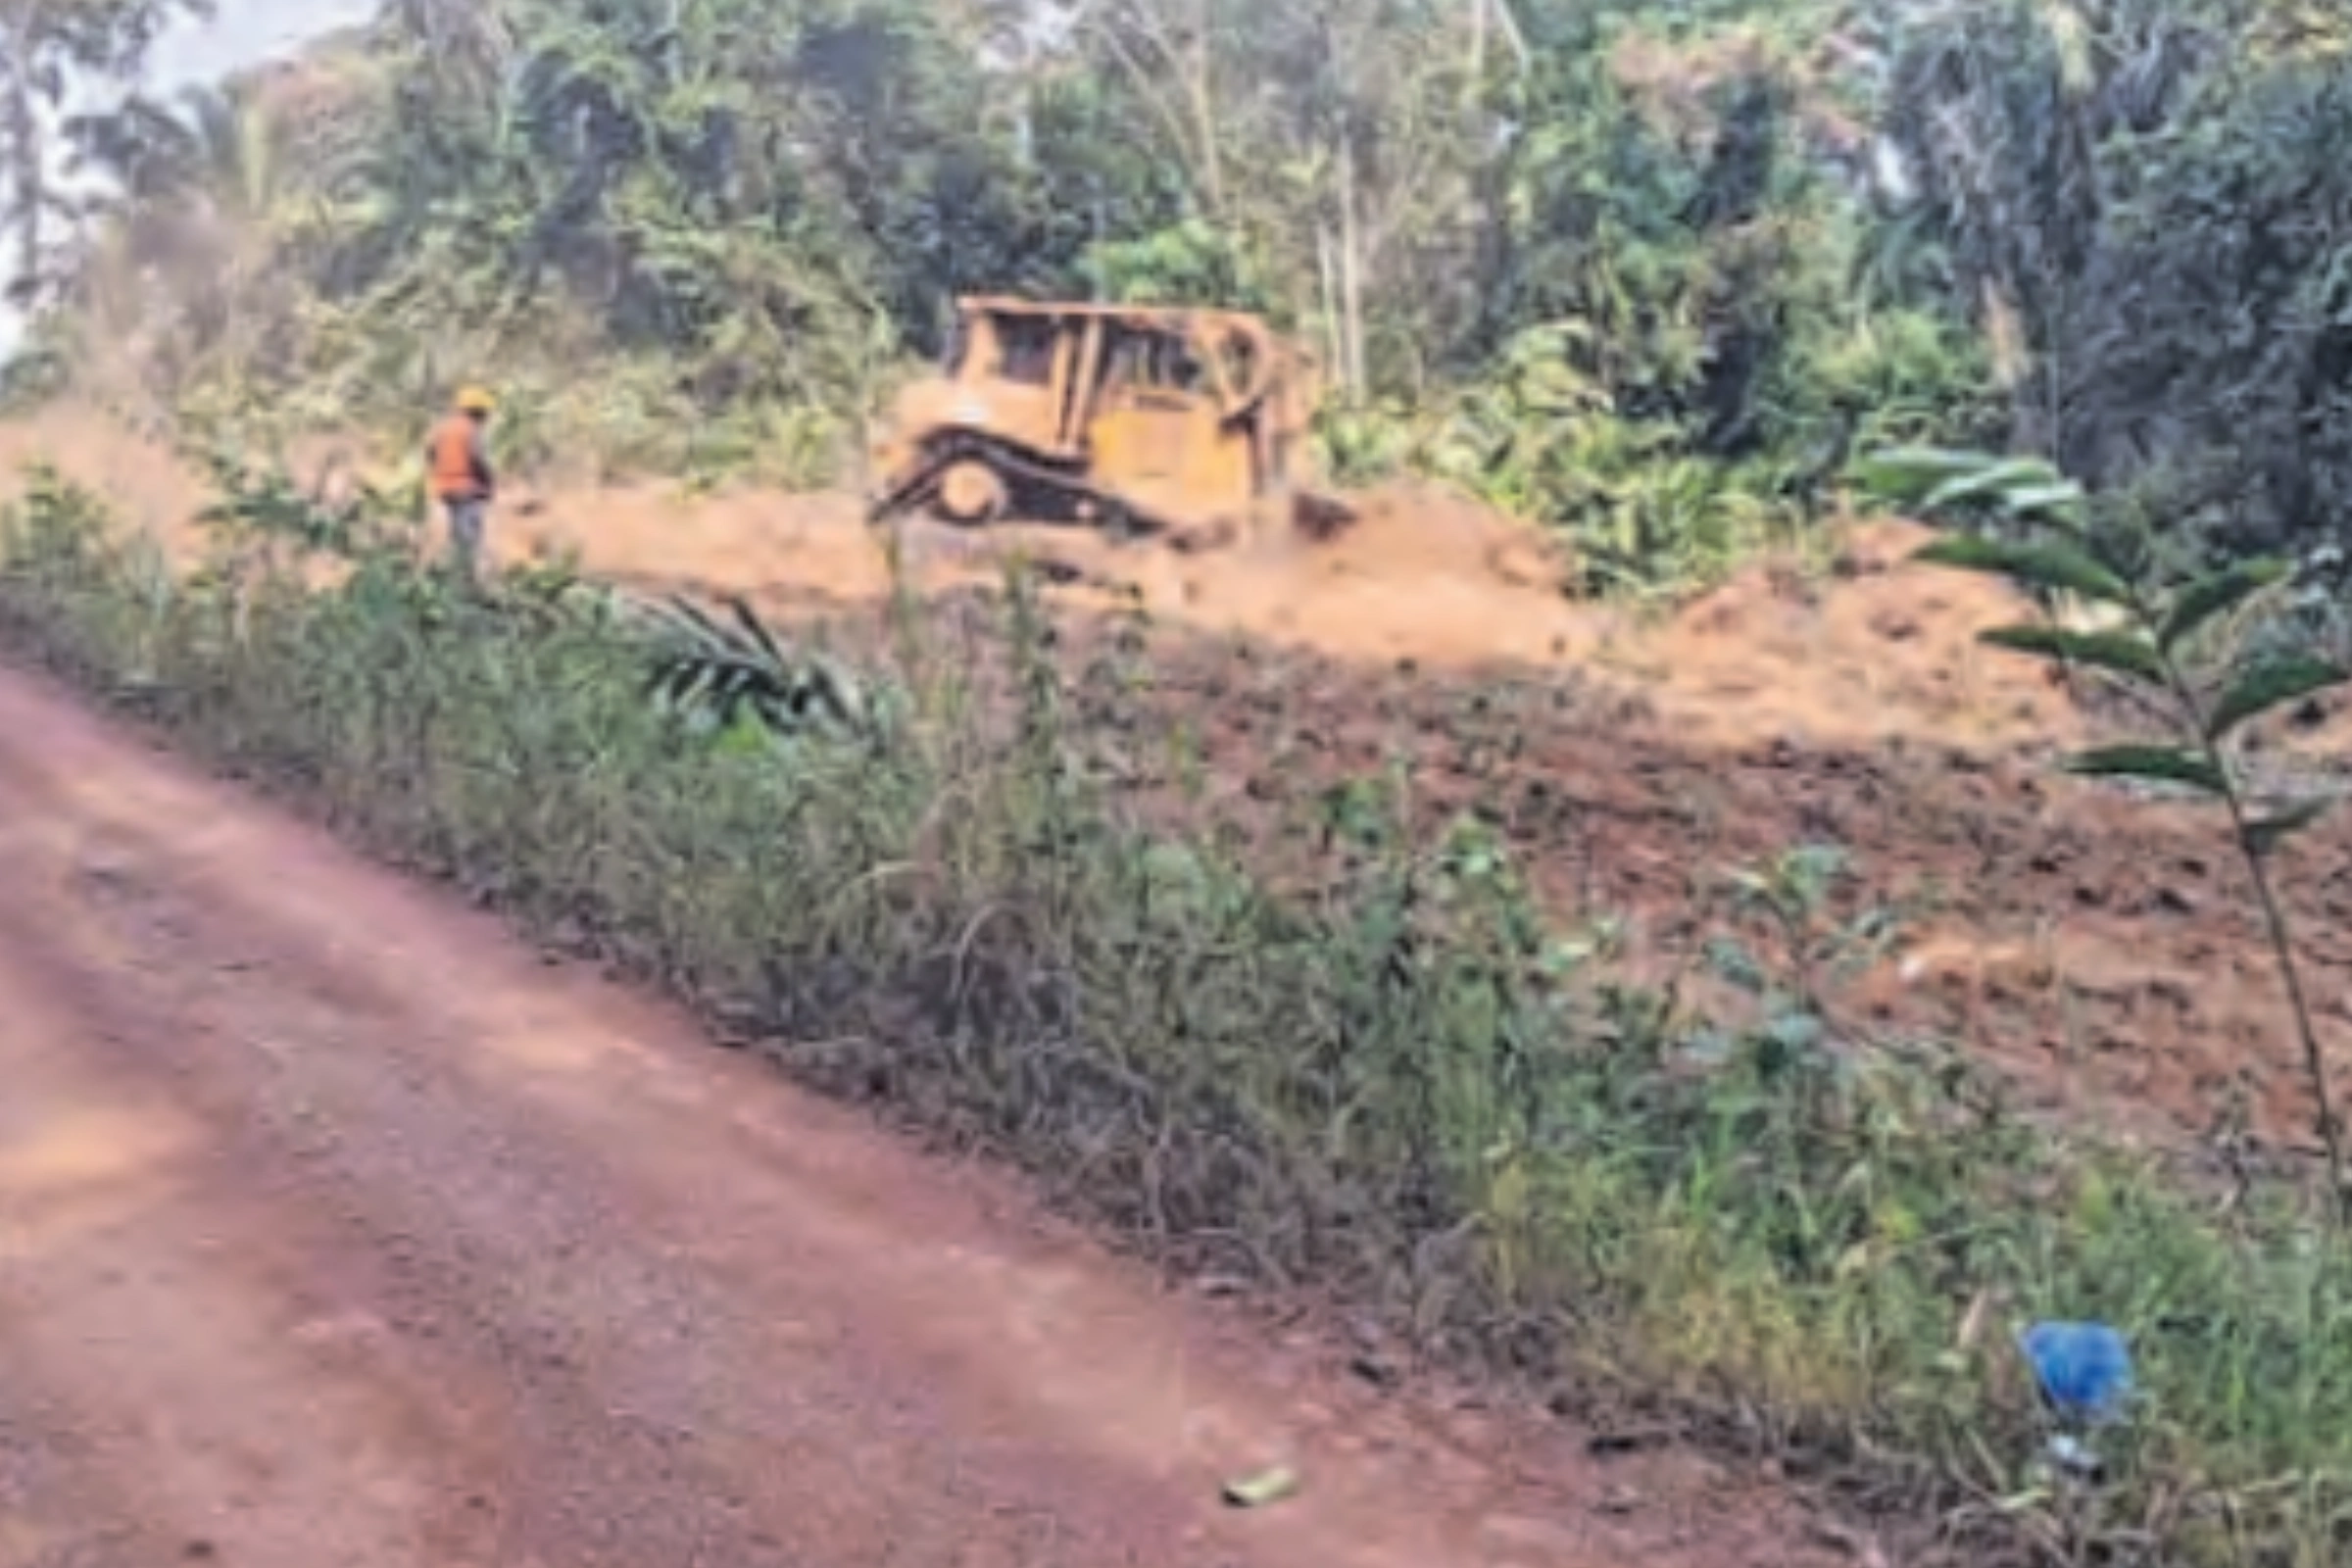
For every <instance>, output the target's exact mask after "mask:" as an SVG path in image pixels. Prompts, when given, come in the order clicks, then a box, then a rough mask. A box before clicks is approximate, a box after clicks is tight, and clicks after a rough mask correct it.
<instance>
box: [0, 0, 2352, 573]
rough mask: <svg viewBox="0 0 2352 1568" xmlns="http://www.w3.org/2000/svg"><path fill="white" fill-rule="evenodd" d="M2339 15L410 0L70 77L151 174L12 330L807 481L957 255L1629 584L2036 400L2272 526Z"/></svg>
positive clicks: (2317, 450)
mask: <svg viewBox="0 0 2352 1568" xmlns="http://www.w3.org/2000/svg"><path fill="white" fill-rule="evenodd" d="M162 9H164V8H162V7H159V6H156V5H152V4H147V5H139V6H124V5H114V4H99V3H97V0H73V3H65V0H57V3H52V4H50V5H46V6H35V7H32V8H31V13H30V14H33V15H38V16H42V17H51V18H57V17H67V16H80V17H87V18H103V19H113V20H112V21H103V22H102V23H101V24H100V25H98V30H97V32H96V33H95V34H93V36H96V37H99V38H117V37H119V38H131V37H134V36H135V34H134V33H133V32H130V31H125V30H123V27H121V26H120V25H118V24H120V23H122V22H123V19H125V18H130V17H133V16H134V15H135V16H137V17H143V18H147V19H148V20H152V17H153V15H154V14H157V13H158V12H160V11H161V10H162ZM9 15H13V11H12V10H11V9H9V8H0V17H5V16H9ZM109 27H113V28H115V30H114V31H108V30H107V29H108V28H109ZM53 52H54V51H53ZM102 53H103V52H102ZM44 58H46V57H44ZM89 58H93V59H95V58H99V56H89ZM106 58H107V59H109V60H111V61H112V62H113V63H114V64H115V65H117V66H123V65H126V64H129V63H135V60H136V58H137V55H136V51H135V50H129V51H127V52H125V51H120V50H119V51H117V53H116V54H115V55H113V56H108V57H106ZM2347 59H2352V28H2348V27H2347V26H2346V25H2344V23H2343V21H2342V17H2341V14H2340V9H2339V8H2336V7H2333V6H2331V5H2329V4H2327V0H1997V3H1994V4H1991V5H1984V6H1975V5H1970V6H1958V5H1952V4H1948V3H1946V0H1892V3H1888V4H1874V5H1869V6H1861V5H1856V4H1853V3H1852V0H1679V3H1675V4H1669V5H1660V4H1657V3H1654V0H1381V3H1378V4H1375V3H1373V0H1312V3H1305V4H1298V5H1283V6H1268V5H1261V4H1253V3H1248V0H1183V3H1178V0H1093V3H1091V4H1088V5H1085V6H1081V7H1054V6H1049V5H1045V4H1024V3H1018V0H948V3H939V0H676V3H672V0H598V3H595V4H589V3H586V0H495V3H490V4H481V3H477V0H464V3H457V0H398V3H391V4H387V5H386V6H385V7H384V9H383V11H382V12H381V14H380V15H379V17H378V18H377V20H376V21H375V22H374V23H373V24H372V25H369V26H368V27H366V28H363V29H360V30H359V31H357V32H355V33H354V34H352V35H350V36H349V37H346V38H344V39H341V40H339V41H338V42H336V43H335V44H334V45H332V46H331V47H324V48H321V49H319V50H317V51H315V52H314V53H313V54H312V55H311V56H310V57H309V58H307V59H306V60H305V61H303V62H302V63H300V64H298V65H296V66H293V67H290V68H286V69H281V70H275V71H271V72H269V73H261V74H258V75H256V76H255V77H253V78H251V79H249V80H246V81H243V82H240V83H238V84H236V85H234V86H232V87H231V88H229V89H227V90H226V91H224V92H220V93H214V92H202V93H197V94H194V95H192V96H190V97H188V98H187V99H186V100H185V101H182V102H178V103H173V104H164V105H159V104H154V103H149V102H146V101H143V100H138V99H134V100H132V101H131V102H130V103H129V104H128V105H127V106H126V107H124V108H123V109H122V110H121V111H120V112H110V113H104V114H91V115H84V116H82V117H81V118H79V119H76V120H74V121H73V122H71V123H68V124H67V125H65V126H64V127H63V129H62V132H61V133H62V134H63V135H64V136H65V138H66V139H67V141H68V142H69V143H70V144H71V146H72V147H73V151H74V154H75V156H76V158H77V159H78V160H79V162H80V163H81V165H82V166H83V168H84V170H85V171H86V172H94V173H97V174H101V175H104V176H106V177H107V178H108V179H109V180H110V181H111V182H112V186H113V187H114V188H115V189H117V190H118V191H119V192H120V195H119V197H118V198H117V199H116V200H115V201H114V202H113V204H112V206H111V208H109V207H107V206H106V205H105V204H103V203H102V204H100V205H101V209H102V211H101V213H100V215H99V217H98V219H97V221H94V222H93V223H91V224H88V225H85V226H83V227H82V228H81V229H79V230H77V231H76V232H77V233H78V235H79V238H78V242H77V248H75V249H73V250H71V251H69V252H66V253H64V254H61V255H59V256H57V257H56V258H55V259H54V261H49V262H45V263H44V265H43V267H42V269H41V270H40V272H39V275H38V277H37V279H36V280H35V282H36V286H37V289H38V292H39V293H40V296H41V298H42V299H43V300H45V301H46V302H47V303H48V307H49V309H48V311H47V315H46V317H45V322H44V325H43V328H42V331H41V334H40V337H39V340H38V343H37V345H36V349H35V351H34V353H33V354H32V355H31V356H30V357H28V358H27V359H26V361H25V363H24V364H23V365H21V366H20V367H18V368H17V370H16V372H15V374H14V375H13V377H12V380H13V381H14V382H15V383H16V384H17V385H19V386H21V387H31V388H55V387H57V386H59V385H61V384H72V385H76V386H79V387H81V388H83V389H84V390H85V391H87V392H89V393H91V394H93V395H97V396H100V397H103V398H105V399H107V400H108V401H110V402H112V403H114V404H115V405H117V406H119V407H121V408H123V409H124V410H125V411H128V412H132V413H134V414H136V415H137V416H138V417H140V418H141V419H144V420H148V421H171V420H173V419H183V420H195V421H197V422H199V423H200V424H203V425H206V426H209V427H213V428H228V429H233V430H237V431H241V432H244V433H245V434H247V435H253V436H262V437H267V436H270V435H274V434H285V433H288V432H291V431H297V430H307V429H321V428H331V429H334V430H336V431H338V432H340V433H348V432H350V431H353V430H362V431H367V432H370V433H373V434H378V435H381V436H383V437H385V438H386V439H387V440H389V441H392V442H394V443H395V448H394V449H395V450H397V451H399V452H401V453H404V454H405V453H407V452H408V451H410V450H411V449H412V446H413V437H414V436H415V434H416V432H417V426H418V424H419V421H421V420H422V419H423V418H425V417H427V416H429V414H430V413H431V412H432V410H433V409H434V408H435V406H436V405H437V403H438V402H439V400H440V399H441V398H442V397H443V396H444V395H445V394H446V392H447V391H448V389H449V388H450V386H451V385H452V384H453V383H454V382H455V381H457V380H459V379H461V378H464V377H466V376H469V375H470V376H481V375H492V374H495V376H496V377H497V378H498V379H499V380H500V381H501V382H502V384H503V385H505V387H506V388H507V390H508V391H509V392H510V393H512V394H513V397H512V399H511V405H510V407H511V412H512V415H513V417H512V418H511V419H510V420H508V421H506V428H505V430H504V433H503V435H502V437H501V439H502V441H503V442H504V443H505V444H506V445H507V446H508V448H509V449H510V450H509V452H508V457H509V458H510V460H511V461H513V462H516V463H520V464H524V465H545V464H554V465H562V466H568V467H572V468H575V469H582V470H587V471H591V472H597V471H611V470H615V469H620V470H638V471H644V470H660V471H665V472H680V473H687V474H692V475H696V476H702V477H711V478H715V477H722V476H725V475H728V474H735V473H753V474H759V475H762V476H764V477H766V478H768V479H771V480H777V481H781V482H785V483H789V484H796V485H807V484H818V483H824V482H830V481H842V480H855V479H856V478H857V477H858V474H857V471H856V468H857V464H858V458H859V454H860V453H861V451H862V445H861V442H860V441H859V439H858V437H859V433H860V424H861V420H862V418H863V417H864V416H865V415H866V414H867V413H868V412H869V411H870V410H871V409H872V408H873V407H874V406H875V403H876V400H877V398H878V397H880V396H881V395H882V393H883V392H884V391H885V390H886V388H887V386H888V384H889V383H890V381H891V380H892V379H893V378H894V377H895V376H896V375H898V374H900V373H902V371H903V370H904V368H905V367H906V365H907V360H908V358H909V357H910V356H928V355H930V354H931V353H933V352H934V351H936V349H937V348H938V346H939V342H940V337H941V334H942V331H943V327H944V309H945V306H946V304H947V302H948V300H949V299H950V298H951V297H952V296H953V295H955V294H956V293H957V292H960V291H966V290H991V291H1008V292H1026V293H1030V294H1036V295H1060V296H1071V297H1084V296H1087V295H1090V294H1097V293H1100V294H1104V295H1109V296H1115V297H1120V298H1128V299H1172V300H1184V301H1192V302H1199V303H1234V304H1242V305H1249V306H1254V307H1257V308H1261V309H1263V310H1265V311H1267V312H1269V313H1270V314H1271V315H1272V316H1273V317H1274V318H1275V319H1277V321H1278V322H1280V323H1282V324H1284V325H1286V326H1288V327H1290V328H1292V329H1294V330H1296V331H1298V332H1299V334H1301V335H1302V336H1303V337H1304V338H1305V340H1306V341H1308V342H1309V343H1311V344H1312V345H1314V346H1315V347H1316V348H1317V349H1318V350H1319V351H1320V352H1321V354H1322V357H1323V358H1324V359H1325V361H1326V362H1327V364H1328V366H1329V368H1331V370H1332V371H1333V373H1334V375H1335V376H1336V377H1337V379H1338V381H1339V383H1340V386H1341V389H1342V396H1341V399H1340V401H1339V403H1338V405H1337V406H1336V407H1335V408H1334V409H1333V411H1332V413H1331V417H1330V418H1329V420H1328V421H1327V425H1326V429H1325V431H1324V447H1325V455H1326V458H1327V460H1328V463H1329V466H1331V467H1333V468H1334V469H1336V470H1337V471H1338V472H1339V473H1340V474H1341V475H1342V476H1343V477H1347V478H1360V477H1366V476H1370V475H1375V474H1378V473H1381V472H1384V471H1388V470H1391V469H1394V468H1397V467H1400V466H1410V467H1417V468H1423V469H1427V470H1431V471H1434V472H1437V473H1440V474H1443V475H1446V476H1447V477H1449V478H1451V479H1453V480H1456V481H1458V482H1460V483H1461V484H1463V485H1465V486H1467V487H1469V488H1471V489H1473V490H1475V491H1477V492H1478V493H1480V494H1482V495H1484V496H1486V497H1488V498H1490V499H1492V500H1494V501H1495V502H1498V503H1500V504H1502V505H1504V506H1506V507H1509V508H1511V509H1514V510H1516V511H1519V512H1521V513H1523V514H1525V515H1530V516H1532V517H1535V518H1538V519H1541V520H1543V521H1545V522H1547V523H1550V524H1552V525H1554V526H1557V527H1558V528H1560V529H1562V530H1565V531H1566V532H1568V533H1569V534H1571V535H1572V536H1573V537H1574V538H1575V539H1576V540H1577V541H1578V542H1579V543H1580V544H1581V545H1582V546H1583V547H1584V554H1585V555H1586V557H1587V558H1588V559H1589V560H1590V561H1591V563H1592V564H1593V576H1594V577H1595V578H1596V579H1598V580H1599V581H1600V582H1601V583H1602V584H1603V585H1620V586H1639V587H1652V586H1656V585H1660V584H1664V585H1668V586H1673V585H1679V584H1684V583H1687V582H1688V581H1690V580H1691V578H1693V577H1703V576H1705V575H1708V574H1711V573H1714V572H1716V571H1719V570H1720V569H1721V568H1722V567H1723V566H1724V565H1725V564H1727V563H1729V562H1730V561H1732V560H1734V559H1736V558H1737V557H1738V556H1739V555H1740V554H1741V553H1743V552H1744V551H1746V550H1748V549H1751V548H1752V547H1753V546H1755V545H1756V544H1758V543H1759V542H1762V541H1765V540H1768V539H1772V538H1776V537H1780V536H1783V535H1785V534H1786V533H1787V532H1788V530H1789V529H1791V528H1795V527H1799V526H1801V525H1802V523H1803V521H1804V519H1806V518H1807V517H1809V516H1811V515H1815V514H1816V513H1817V512H1818V511H1819V510H1820V509H1821V508H1822V507H1823V506H1824V505H1825V504H1826V503H1827V502H1828V501H1829V500H1830V499H1831V492H1832V490H1833V489H1834V486H1835V482H1836V479H1837V476H1838V471H1839V469H1840V467H1841V466H1842V464H1843V461H1844V457H1845V455H1846V453H1847V452H1848V451H1850V450H1856V449H1862V450H1867V449H1869V448H1873V447H1879V446H1885V445H1888V444H1906V443H1908V444H1917V443H1923V442H1935V443H1937V444H1942V445H1956V446H1976V445H1985V444H1987V443H1991V442H1994V441H1996V440H1997V439H1998V438H1999V437H2000V436H2001V434H2002V430H2003V426H2004V424H2006V427H2007V431H2008V434H2009V437H2010V439H2011V441H2012V443H2013V444H2014V445H2016V446H2017V447H2019V448H2020V449H2022V450H2025V451H2028V452H2031V453H2033V454H2035V455H2039V456H2042V457H2045V458H2050V459H2053V460H2055V461H2058V462H2059V463H2060V464H2061V465H2062V466H2064V467H2065V468H2066V469H2067V471H2069V472H2074V473H2078V474H2081V475H2082V476H2084V478H2085V479H2086V481H2088V482H2089V483H2090V484H2091V485H2092V487H2093V488H2094V489H2097V490H2099V491H2101V492H2106V491H2111V490H2112V491H2130V490H2143V491H2144V490H2153V491H2158V492H2161V493H2162V496H2163V498H2165V500H2166V502H2167V505H2166V507H2165V509H2164V510H2165V512H2166V515H2171V516H2174V517H2177V518H2179V519H2180V525H2181V526H2182V528H2184V529H2186V530H2187V531H2189V532H2191V533H2192V534H2193V535H2194V537H2195V538H2196V540H2198V541H2199V542H2200V543H2201V544H2203V545H2210V547H2211V548H2213V549H2216V550H2223V551H2227V550H2231V549H2238V548H2244V547H2246V546H2247V545H2249V544H2252V545H2258V546H2260V547H2262V548H2265V549H2273V550H2283V551H2285V552H2287V553H2288V554H2290V555H2291V554H2296V553H2299V552H2301V551H2303V550H2305V549H2306V548H2308V547H2310V546H2312V545H2314V544H2317V543H2319V542H2322V541H2324V540H2326V539H2328V538H2330V537H2334V536H2335V535H2336V534H2337V533H2339V532H2340V529H2341V526H2342V515H2341V512H2340V510H2339V509H2340V506H2341V503H2340V502H2339V501H2338V500H2337V499H2336V498H2337V497H2339V496H2342V495H2344V494H2347V493H2352V488H2348V487H2347V486H2346V485H2345V484H2344V483H2341V482H2337V481H2338V480H2340V479H2341V478H2342V477H2343V474H2342V473H2341V472H2339V470H2346V469H2347V468H2348V466H2352V446H2347V445H2346V443H2347V442H2352V435H2347V434H2346V432H2347V431H2352V417H2345V415H2346V413H2347V410H2346V409H2345V407H2344V406H2343V400H2344V398H2345V397H2346V394H2345V393H2344V391H2343V390H2342V388H2343V384H2344V373H2343V369H2344V366H2345V365H2346V364H2348V363H2352V361H2347V360H2346V357H2345V356H2346V347H2345V344H2346V341H2352V340H2346V339H2345V338H2344V333H2345V331H2346V330H2347V329H2346V328H2344V327H2343V326H2341V325H2340V324H2338V323H2339V320H2340V318H2341V317H2342V315H2343V311H2342V306H2343V299H2342V292H2343V289H2344V287H2345V285H2344V283H2343V281H2342V279H2343V277H2344V276H2345V275H2346V274H2345V271H2344V269H2343V268H2342V267H2341V266H2340V265H2339V262H2340V258H2341V256H2342V255H2343V254H2344V247H2345V245H2346V244H2347V243H2348V242H2352V236H2347V234H2346V233H2345V232H2344V230H2343V227H2342V221H2341V217H2340V215H2341V214H2342V213H2343V212H2344V211H2346V210H2352V209H2348V208H2347V204H2346V203H2345V202H2344V201H2343V199H2342V197H2343V194H2344V192H2345V190H2346V188H2347V187H2346V185H2345V181H2346V180H2347V179H2348V178H2352V175H2347V174H2346V173H2345V172H2344V170H2345V165H2344V162H2343V160H2342V159H2340V158H2338V157H2336V156H2335V154H2334V151H2333V149H2335V148H2336V147H2338V146H2340V145H2341V144H2342V140H2343V137H2344V136H2345V134H2346V133H2347V126H2348V124H2352V122H2347V121H2346V119H2345V116H2346V113H2347V110H2346V105H2347V103H2352V97H2348V96H2347V91H2346V87H2345V82H2346V81H2347V79H2352V77H2348V75H2347V70H2348V68H2347V65H2346V62H2347ZM10 90H14V91H18V92H20V93H22V92H23V91H25V90H27V89H26V88H25V86H24V85H23V84H19V85H18V86H17V87H15V88H10V87H9V86H8V84H7V83H5V82H0V108H6V107H7V106H8V104H9V103H11V102H13V101H14V100H9V99H7V97H6V94H7V92H8V91H10ZM28 123H30V122H28ZM35 128H36V129H37V126H36V127H35ZM26 134H31V132H27V133H26ZM20 205H21V204H20ZM26 222H29V220H25V221H22V222H20V224H19V226H18V231H19V232H20V234H29V233H30V232H31V230H30V229H29V228H27V227H25V226H24V224H25V223H26ZM49 232H50V233H51V235H52V238H56V237H59V236H60V235H62V233H63V230H62V229H59V228H58V226H57V225H56V224H54V223H53V224H52V225H51V228H50V230H49ZM26 242H27V243H31V241H30V240H27V241H26ZM2225 323H2228V324H2227V325H2225Z"/></svg>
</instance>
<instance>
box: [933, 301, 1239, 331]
mask: <svg viewBox="0 0 2352 1568" xmlns="http://www.w3.org/2000/svg"><path fill="white" fill-rule="evenodd" d="M956 309H957V310H958V311H961V312H962V313H963V314H964V315H967V316H1059V317H1070V318H1074V319H1082V320H1083V319H1087V318H1090V317H1100V318H1102V319H1106V320H1117V321H1124V322H1127V323H1129V324H1131V325H1134V326H1140V327H1149V328H1152V329H1155V330H1158V331H1168V332H1181V331H1184V330H1186V329H1187V328H1188V327H1210V328H1214V327H1232V328H1236V329H1239V330H1241V331H1244V332H1249V333H1251V334H1264V335H1268V336H1271V335H1272V334H1271V332H1270V330H1269V328H1268V327H1267V326H1266V323H1265V321H1264V319H1261V318H1259V317H1257V316H1254V315H1251V314H1250V312H1248V311H1228V310H1218V309H1211V308H1207V307H1194V306H1189V305H1113V304H1105V303H1101V302H1093V301H1074V302H1069V303H1063V302H1059V301H1052V300H1046V301H1040V300H1024V299H1015V298H1012V297H1010V296H1008V295H988V294H978V295H968V296H966V297H964V298H962V299H958V300H957V301H956Z"/></svg>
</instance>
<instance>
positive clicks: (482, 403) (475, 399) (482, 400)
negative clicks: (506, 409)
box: [458, 386, 498, 414]
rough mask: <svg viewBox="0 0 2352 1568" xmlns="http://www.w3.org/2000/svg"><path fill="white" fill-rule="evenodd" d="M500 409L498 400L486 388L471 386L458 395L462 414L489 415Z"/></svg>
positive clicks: (459, 408)
mask: <svg viewBox="0 0 2352 1568" xmlns="http://www.w3.org/2000/svg"><path fill="white" fill-rule="evenodd" d="M497 407H498V399H496V398H494V397H492V396H491V395H490V392H489V389H488V388H486V387H478V386H469V387H467V388H466V390H465V391H463V392H460V393H459V394H458V410H459V412H460V413H462V414H488V413H489V412H490V411H491V410H493V409H495V408H497Z"/></svg>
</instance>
